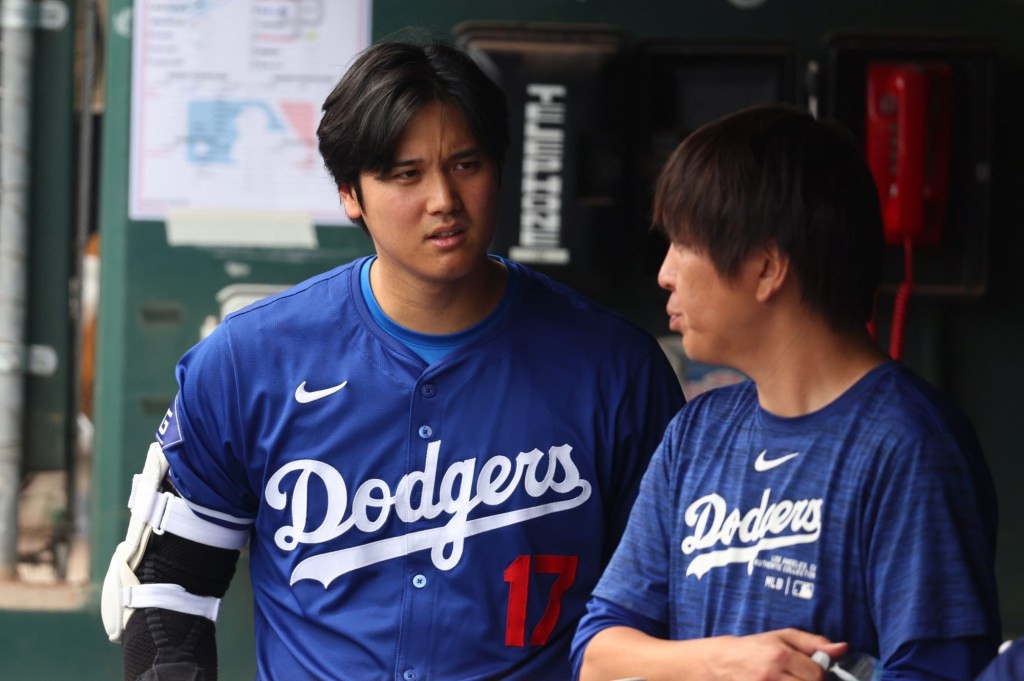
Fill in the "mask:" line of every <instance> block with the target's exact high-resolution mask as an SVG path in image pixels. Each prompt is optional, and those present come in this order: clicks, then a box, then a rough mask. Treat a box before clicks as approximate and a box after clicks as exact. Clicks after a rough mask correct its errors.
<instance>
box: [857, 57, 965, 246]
mask: <svg viewBox="0 0 1024 681" xmlns="http://www.w3.org/2000/svg"><path fill="white" fill-rule="evenodd" d="M867 85H868V93H867V135H866V145H867V157H868V165H870V166H871V172H872V173H873V174H874V176H875V184H876V185H877V186H878V198H879V200H880V202H881V205H882V219H883V221H884V223H885V235H886V240H887V241H888V242H889V243H890V244H892V245H902V244H903V242H904V240H905V238H906V237H910V238H911V239H912V240H913V243H914V245H916V246H934V245H937V244H939V243H940V242H941V240H942V228H943V223H944V222H945V212H946V193H947V188H948V185H949V141H950V134H951V123H952V104H953V73H952V71H951V69H950V68H949V66H948V65H947V64H943V63H939V62H920V63H886V62H875V63H871V64H868V84H867Z"/></svg>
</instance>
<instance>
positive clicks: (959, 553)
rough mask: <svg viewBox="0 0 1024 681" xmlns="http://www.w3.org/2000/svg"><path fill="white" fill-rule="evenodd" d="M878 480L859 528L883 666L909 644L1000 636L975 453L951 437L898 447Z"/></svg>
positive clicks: (989, 506)
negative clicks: (862, 526)
mask: <svg viewBox="0 0 1024 681" xmlns="http://www.w3.org/2000/svg"><path fill="white" fill-rule="evenodd" d="M878 475H879V476H882V478H883V479H886V480H887V481H888V484H884V485H878V486H876V487H875V490H876V493H877V497H876V498H874V499H871V500H869V505H868V509H869V512H868V513H867V515H866V517H865V518H864V523H865V526H866V527H868V528H870V529H871V531H870V532H865V535H864V536H866V537H867V542H868V548H867V552H866V555H867V563H868V569H867V576H866V579H867V582H868V583H867V591H868V594H870V596H869V597H870V599H871V608H872V610H873V612H874V619H875V624H876V628H877V629H878V632H879V647H880V654H881V659H882V662H883V665H885V664H888V662H889V661H890V660H892V659H894V658H895V657H896V653H897V651H898V650H899V648H900V647H901V646H902V645H903V644H905V643H906V642H908V641H914V640H924V639H955V638H964V637H982V638H985V637H987V638H990V639H992V640H993V641H996V640H998V636H999V631H1000V622H999V609H998V601H997V596H996V593H995V574H994V555H995V539H994V531H995V524H996V509H995V504H994V493H992V491H991V490H992V483H991V478H990V476H989V475H988V471H987V468H985V467H984V463H983V461H981V455H980V452H970V451H967V452H965V451H962V449H961V446H960V444H959V441H958V440H957V438H955V437H954V436H953V435H952V434H949V433H940V434H932V435H929V436H925V437H922V438H921V439H920V440H919V441H917V442H913V443H901V444H899V445H897V446H896V447H895V448H894V451H893V452H892V455H891V456H889V457H888V458H887V459H886V460H885V462H883V464H882V467H881V469H880V470H879V471H878Z"/></svg>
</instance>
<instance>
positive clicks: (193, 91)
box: [129, 0, 371, 229]
mask: <svg viewBox="0 0 1024 681" xmlns="http://www.w3.org/2000/svg"><path fill="white" fill-rule="evenodd" d="M370 23H371V17H370V0H330V1H328V0H136V2H135V10H134V25H133V36H132V38H133V46H132V47H133V55H132V119H131V175H130V184H129V191H130V201H129V213H130V217H131V218H132V219H134V220H165V219H166V218H167V215H168V213H173V212H176V211H182V210H185V211H249V212H253V211H255V212H281V213H300V214H305V215H308V216H309V219H310V221H311V222H313V223H315V224H323V225H327V224H349V221H348V219H347V218H346V217H345V214H344V211H343V210H342V209H341V206H340V204H339V200H338V195H337V191H336V189H335V187H334V184H333V182H332V181H331V179H330V176H329V175H328V173H327V171H326V170H325V169H324V167H323V162H322V160H321V158H320V154H319V153H318V151H317V140H316V127H317V125H318V124H319V121H320V115H321V113H320V107H321V105H322V104H323V101H324V99H325V98H326V97H327V95H328V94H329V93H330V91H331V90H332V89H333V88H334V85H335V84H336V83H337V81H338V79H339V78H341V76H342V74H343V73H344V72H345V70H346V68H347V67H348V66H349V64H350V63H351V61H352V59H353V57H354V56H355V55H356V54H357V53H358V52H359V51H361V50H362V49H364V48H365V47H366V46H367V45H369V41H370ZM240 229H244V227H240Z"/></svg>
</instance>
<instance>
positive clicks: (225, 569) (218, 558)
mask: <svg viewBox="0 0 1024 681" xmlns="http://www.w3.org/2000/svg"><path fill="white" fill-rule="evenodd" d="M238 555H239V552H238V551H236V550H231V549H220V548H216V547H212V546H207V545H205V544H199V543H197V542H194V541H190V540H188V539H182V538H181V537H176V536H174V535H171V534H162V535H156V534H154V535H153V536H152V538H151V539H150V541H149V544H148V545H147V546H146V552H145V554H143V557H142V562H141V563H140V564H139V567H138V568H137V569H136V570H135V574H136V575H138V577H139V581H141V582H142V583H143V584H180V585H181V586H183V587H185V589H186V590H187V591H188V592H189V593H193V594H195V595H197V596H214V597H216V598H222V597H223V596H224V594H225V592H226V591H227V588H228V584H229V583H230V582H231V578H232V577H233V576H234V574H235V566H236V564H237V562H238ZM215 633H216V630H215V627H214V624H213V622H211V621H210V620H208V619H206V618H205V617H200V616H198V615H186V614H182V613H179V612H174V611H171V610H164V609H161V608H142V609H140V610H137V611H136V612H135V614H134V615H132V617H131V619H129V620H128V626H127V627H125V631H124V638H123V642H124V678H125V681H140V680H142V681H150V680H153V681H155V680H157V679H159V680H160V681H179V680H180V681H216V679H217V644H216V637H215Z"/></svg>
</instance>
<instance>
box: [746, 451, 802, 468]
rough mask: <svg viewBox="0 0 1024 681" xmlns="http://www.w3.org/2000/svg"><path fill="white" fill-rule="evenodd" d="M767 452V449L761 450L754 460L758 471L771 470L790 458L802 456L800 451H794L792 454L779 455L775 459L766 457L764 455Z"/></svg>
mask: <svg viewBox="0 0 1024 681" xmlns="http://www.w3.org/2000/svg"><path fill="white" fill-rule="evenodd" d="M767 453H768V450H767V449H763V450H761V453H760V454H758V455H757V458H756V459H755V460H754V470H755V471H757V472H758V473H764V472H765V471H770V470H771V469H773V468H775V467H776V466H781V465H782V464H784V463H786V462H787V461H789V460H790V459H795V458H796V457H798V456H800V452H793V453H792V454H784V455H783V456H780V457H777V458H775V459H766V458H764V457H765V454H767Z"/></svg>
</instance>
